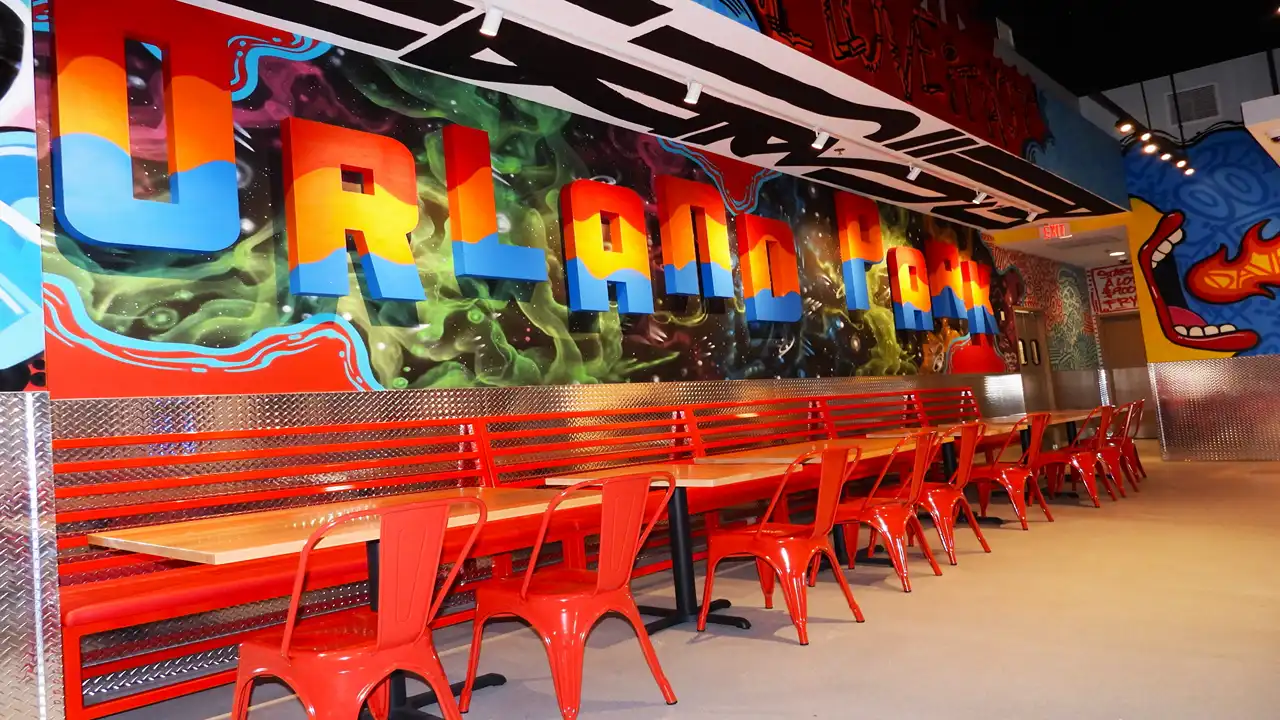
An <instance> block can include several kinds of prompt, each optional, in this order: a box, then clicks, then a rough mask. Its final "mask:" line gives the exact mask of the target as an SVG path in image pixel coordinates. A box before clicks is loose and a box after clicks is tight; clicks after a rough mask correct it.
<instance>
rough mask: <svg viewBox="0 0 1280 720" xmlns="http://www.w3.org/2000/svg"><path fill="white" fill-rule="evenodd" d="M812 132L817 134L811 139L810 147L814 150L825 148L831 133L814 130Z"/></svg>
mask: <svg viewBox="0 0 1280 720" xmlns="http://www.w3.org/2000/svg"><path fill="white" fill-rule="evenodd" d="M814 132H815V133H817V134H816V135H814V137H813V146H812V147H813V149H814V150H821V149H822V148H824V147H826V145H827V141H828V140H830V139H831V133H829V132H827V131H826V130H814Z"/></svg>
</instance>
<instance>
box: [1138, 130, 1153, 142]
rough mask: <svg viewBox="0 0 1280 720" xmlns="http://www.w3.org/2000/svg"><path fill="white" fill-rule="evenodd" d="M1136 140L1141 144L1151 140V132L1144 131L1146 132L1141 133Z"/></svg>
mask: <svg viewBox="0 0 1280 720" xmlns="http://www.w3.org/2000/svg"><path fill="white" fill-rule="evenodd" d="M1138 139H1139V140H1141V141H1142V142H1146V141H1148V140H1150V139H1151V131H1150V130H1148V131H1146V132H1144V133H1142V134H1141V135H1139V136H1138Z"/></svg>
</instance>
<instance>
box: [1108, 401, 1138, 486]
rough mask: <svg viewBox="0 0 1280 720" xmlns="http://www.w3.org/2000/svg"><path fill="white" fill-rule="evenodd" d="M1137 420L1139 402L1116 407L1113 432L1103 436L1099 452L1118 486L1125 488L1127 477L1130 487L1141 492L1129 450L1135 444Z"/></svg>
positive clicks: (1112, 426)
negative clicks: (1134, 435)
mask: <svg viewBox="0 0 1280 720" xmlns="http://www.w3.org/2000/svg"><path fill="white" fill-rule="evenodd" d="M1136 420H1137V402H1131V403H1126V404H1124V405H1121V406H1120V407H1118V408H1116V411H1115V415H1113V416H1112V418H1111V433H1110V434H1109V435H1106V436H1105V437H1103V438H1102V442H1101V443H1099V446H1098V454H1099V455H1100V456H1101V457H1102V461H1103V462H1104V463H1106V464H1107V468H1108V470H1109V471H1110V472H1111V476H1112V477H1114V478H1115V482H1116V485H1117V486H1119V487H1120V488H1121V489H1122V490H1123V488H1124V481H1125V480H1126V479H1127V480H1128V481H1129V487H1131V488H1133V491H1134V492H1141V489H1139V488H1138V469H1137V468H1136V467H1134V464H1133V460H1132V458H1131V457H1130V456H1129V452H1128V451H1129V448H1131V447H1132V446H1133V437H1132V435H1131V433H1134V432H1135V428H1134V424H1135V421H1136Z"/></svg>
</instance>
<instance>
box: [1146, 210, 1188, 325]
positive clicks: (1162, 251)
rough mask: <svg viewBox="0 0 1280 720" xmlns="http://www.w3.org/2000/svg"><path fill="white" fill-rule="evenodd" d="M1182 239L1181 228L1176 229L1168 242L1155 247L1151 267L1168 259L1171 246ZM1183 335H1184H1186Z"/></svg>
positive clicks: (1171, 250)
mask: <svg viewBox="0 0 1280 720" xmlns="http://www.w3.org/2000/svg"><path fill="white" fill-rule="evenodd" d="M1184 237H1186V236H1185V235H1183V233H1182V228H1178V229H1177V230H1175V231H1173V234H1172V235H1170V236H1169V239H1168V240H1165V241H1164V242H1162V243H1160V244H1159V245H1158V246H1156V251H1155V252H1154V253H1152V255H1151V267H1153V268H1154V267H1155V266H1156V264H1157V263H1159V262H1160V261H1161V260H1164V259H1165V258H1166V257H1168V256H1169V254H1170V253H1172V252H1173V246H1174V245H1177V244H1178V243H1180V242H1182V238H1184ZM1183 334H1184V335H1185V334H1186V333H1183Z"/></svg>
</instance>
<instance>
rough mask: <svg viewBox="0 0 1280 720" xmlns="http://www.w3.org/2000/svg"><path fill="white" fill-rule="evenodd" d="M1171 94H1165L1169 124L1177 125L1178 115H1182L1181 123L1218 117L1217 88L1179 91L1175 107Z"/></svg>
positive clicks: (1206, 86)
mask: <svg viewBox="0 0 1280 720" xmlns="http://www.w3.org/2000/svg"><path fill="white" fill-rule="evenodd" d="M1174 97H1175V95H1174V94H1173V93H1166V94H1165V101H1166V104H1167V105H1168V106H1169V124H1170V125H1177V124H1178V113H1179V112H1181V113H1182V122H1184V123H1195V122H1203V121H1205V120H1216V119H1217V118H1218V117H1219V114H1220V112H1219V110H1218V86H1217V85H1216V84H1215V85H1201V86H1200V87H1195V88H1189V89H1187V90H1179V91H1178V94H1177V96H1176V97H1177V102H1178V105H1177V107H1174V104H1173V103H1174Z"/></svg>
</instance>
